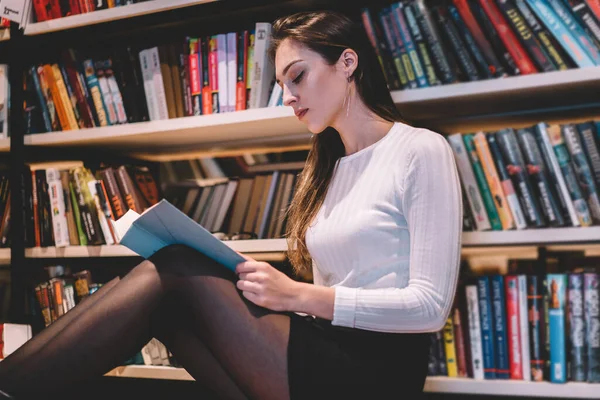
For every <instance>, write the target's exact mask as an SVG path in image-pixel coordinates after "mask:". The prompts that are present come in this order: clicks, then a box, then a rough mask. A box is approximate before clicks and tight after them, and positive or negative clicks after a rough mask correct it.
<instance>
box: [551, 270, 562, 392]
mask: <svg viewBox="0 0 600 400" xmlns="http://www.w3.org/2000/svg"><path fill="white" fill-rule="evenodd" d="M566 278H567V277H566V275H565V274H548V275H547V282H548V288H547V290H548V327H549V329H550V382H553V383H564V382H566V381H567V351H566V338H565V298H566V294H567V293H566V292H567V279H566Z"/></svg>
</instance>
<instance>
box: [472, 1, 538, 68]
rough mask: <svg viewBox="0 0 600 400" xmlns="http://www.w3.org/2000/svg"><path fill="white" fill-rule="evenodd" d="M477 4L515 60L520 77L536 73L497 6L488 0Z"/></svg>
mask: <svg viewBox="0 0 600 400" xmlns="http://www.w3.org/2000/svg"><path fill="white" fill-rule="evenodd" d="M479 4H480V5H481V7H482V8H483V10H484V11H485V13H486V14H487V16H488V17H489V19H490V21H491V22H492V24H493V25H494V27H495V28H496V30H497V31H498V34H499V36H500V39H501V40H502V42H503V43H504V46H505V47H506V49H507V50H508V52H509V53H510V54H511V56H512V58H513V59H514V60H515V62H516V64H517V66H518V67H519V71H520V73H521V74H522V75H525V74H534V73H536V72H538V70H537V68H536V67H535V65H534V64H533V62H532V61H531V58H529V56H528V55H527V52H526V51H525V49H524V48H523V46H521V43H520V42H519V39H517V37H516V35H515V34H514V33H513V31H512V30H511V29H510V26H508V24H507V23H506V21H505V20H504V17H503V16H502V14H501V13H500V10H499V9H498V6H497V5H496V3H495V2H492V1H488V0H479Z"/></svg>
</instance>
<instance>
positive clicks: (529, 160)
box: [517, 128, 565, 226]
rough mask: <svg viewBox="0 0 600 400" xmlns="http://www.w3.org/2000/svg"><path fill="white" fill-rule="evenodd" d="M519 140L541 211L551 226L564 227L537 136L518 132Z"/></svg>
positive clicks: (523, 130) (528, 130)
mask: <svg viewBox="0 0 600 400" xmlns="http://www.w3.org/2000/svg"><path fill="white" fill-rule="evenodd" d="M517 140H518V142H519V144H520V147H521V151H522V152H523V156H524V161H525V166H526V168H527V173H528V176H529V178H530V181H531V184H532V187H533V192H534V193H535V196H536V197H537V198H538V199H539V200H540V209H541V210H542V213H543V215H544V218H545V220H546V222H547V223H548V225H550V226H563V225H564V224H565V220H564V218H563V216H562V214H561V213H560V210H559V208H558V203H557V201H556V199H555V197H554V195H553V194H552V191H551V190H550V181H549V179H548V176H547V175H546V166H545V165H544V160H543V159H542V155H541V152H540V149H539V147H538V145H537V141H536V140H535V136H534V134H533V132H532V131H531V130H530V129H527V128H523V129H518V130H517Z"/></svg>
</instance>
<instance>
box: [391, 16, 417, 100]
mask: <svg viewBox="0 0 600 400" xmlns="http://www.w3.org/2000/svg"><path fill="white" fill-rule="evenodd" d="M383 12H384V13H385V18H386V21H387V24H388V27H389V29H390V32H391V35H392V40H393V41H394V42H395V43H396V54H397V57H398V59H399V60H400V63H401V64H402V70H403V71H404V72H405V73H406V79H407V83H406V88H407V89H415V88H417V87H419V83H418V82H417V77H416V75H415V70H414V67H413V65H412V63H411V62H410V56H409V54H408V50H407V48H406V45H405V43H404V41H403V40H402V34H401V32H400V26H399V24H398V22H397V21H396V17H395V16H394V11H393V10H392V9H391V7H387V8H385V9H384V11H383Z"/></svg>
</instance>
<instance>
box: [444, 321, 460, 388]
mask: <svg viewBox="0 0 600 400" xmlns="http://www.w3.org/2000/svg"><path fill="white" fill-rule="evenodd" d="M444 349H445V350H446V366H447V368H448V376H449V377H452V378H455V377H457V376H458V366H457V365H456V347H455V345H454V326H453V324H452V317H451V316H449V317H448V319H446V324H445V325H444Z"/></svg>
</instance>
